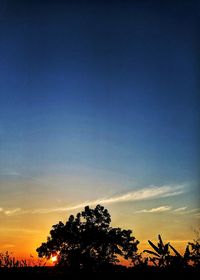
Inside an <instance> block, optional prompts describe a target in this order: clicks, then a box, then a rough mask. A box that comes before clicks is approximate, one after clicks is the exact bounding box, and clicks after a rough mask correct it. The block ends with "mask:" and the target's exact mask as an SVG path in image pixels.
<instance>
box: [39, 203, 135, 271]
mask: <svg viewBox="0 0 200 280" xmlns="http://www.w3.org/2000/svg"><path fill="white" fill-rule="evenodd" d="M110 222H111V217H110V214H109V213H108V211H107V209H105V208H104V207H103V206H101V205H97V206H96V207H95V208H94V209H91V208H90V207H89V206H86V207H85V210H84V211H83V212H81V213H78V214H77V215H76V217H74V216H73V215H71V216H70V217H69V219H68V221H67V222H66V223H65V224H63V223H62V222H59V223H58V224H56V225H53V227H52V228H53V229H52V230H51V231H50V236H49V237H48V238H47V242H46V243H42V245H41V246H40V247H39V248H37V252H38V256H39V257H46V258H47V259H49V258H50V257H51V256H52V255H55V254H57V257H58V261H57V265H60V266H64V267H67V268H68V269H71V270H76V271H77V270H80V269H82V270H90V271H91V270H93V271H98V270H103V269H105V268H110V267H111V266H112V265H114V264H116V263H117V262H119V257H121V258H124V259H130V260H131V259H133V257H134V255H136V254H137V245H138V243H139V241H137V240H135V237H132V236H131V234H132V231H131V230H122V229H121V228H113V227H111V226H110Z"/></svg>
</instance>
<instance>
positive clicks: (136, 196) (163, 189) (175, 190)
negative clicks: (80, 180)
mask: <svg viewBox="0 0 200 280" xmlns="http://www.w3.org/2000/svg"><path fill="white" fill-rule="evenodd" d="M184 192H185V185H164V186H149V187H147V188H144V189H140V190H135V191H132V192H128V193H125V194H121V195H118V196H113V197H109V198H102V199H96V200H92V201H85V202H82V203H79V204H77V205H74V206H69V207H58V208H41V209H34V210H21V209H20V208H16V209H15V210H7V211H4V213H5V214H7V215H20V214H48V213H54V212H67V211H72V210H77V209H80V208H84V207H85V206H86V205H89V206H94V205H97V204H103V205H104V204H113V203H120V202H130V201H142V200H149V199H156V198H161V197H169V196H175V195H179V194H182V193H184Z"/></svg>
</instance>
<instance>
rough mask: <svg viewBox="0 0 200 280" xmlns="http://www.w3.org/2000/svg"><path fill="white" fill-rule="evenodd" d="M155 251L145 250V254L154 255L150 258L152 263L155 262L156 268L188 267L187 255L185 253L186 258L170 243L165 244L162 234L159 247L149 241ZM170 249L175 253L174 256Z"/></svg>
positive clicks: (159, 237)
mask: <svg viewBox="0 0 200 280" xmlns="http://www.w3.org/2000/svg"><path fill="white" fill-rule="evenodd" d="M148 242H149V244H150V245H151V247H152V248H153V249H154V251H151V250H144V252H146V253H148V254H150V255H153V257H150V261H151V262H153V264H154V265H155V266H158V267H169V266H171V267H184V266H186V265H187V261H188V258H187V255H186V253H185V255H184V257H183V256H181V254H180V253H179V252H178V251H177V250H176V249H175V248H174V247H173V246H172V245H171V244H170V243H169V242H168V243H166V244H164V243H163V241H162V238H161V236H160V234H159V235H158V244H157V246H156V245H155V244H154V243H153V242H151V241H150V240H148ZM170 249H171V250H172V251H173V253H174V255H172V254H171V252H170Z"/></svg>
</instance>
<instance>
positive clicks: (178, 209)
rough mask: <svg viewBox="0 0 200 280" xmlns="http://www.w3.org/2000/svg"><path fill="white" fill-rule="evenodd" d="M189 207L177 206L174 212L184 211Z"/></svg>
mask: <svg viewBox="0 0 200 280" xmlns="http://www.w3.org/2000/svg"><path fill="white" fill-rule="evenodd" d="M186 209H187V207H186V206H184V207H180V208H177V209H174V212H176V213H177V212H182V211H185V210H186Z"/></svg>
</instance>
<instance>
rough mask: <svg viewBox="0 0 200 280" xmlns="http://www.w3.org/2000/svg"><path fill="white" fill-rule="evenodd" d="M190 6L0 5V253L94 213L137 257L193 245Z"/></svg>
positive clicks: (194, 74)
mask: <svg viewBox="0 0 200 280" xmlns="http://www.w3.org/2000/svg"><path fill="white" fill-rule="evenodd" d="M197 2H198V1H193V0H192V1H184V0H182V1H178V0H173V1H172V0H168V1H157V0H154V1H153V0H152V1H148V0H140V1H139V0H135V1H134V0H132V1H128V0H124V1H118V0H116V1H87V0H84V1H78V0H77V1H72V0H69V1H67V0H66V1H64V0H56V1H53V0H47V1H45V0H40V1H39V0H38V1H37V0H34V1H33V0H29V1H22V0H19V1H14V0H1V1H0V225H1V226H0V251H5V250H9V251H12V252H15V253H16V254H17V255H20V256H28V255H29V254H30V253H32V254H34V253H35V249H36V248H37V247H38V246H39V245H40V243H41V242H43V241H45V240H46V236H47V235H48V233H49V230H50V228H51V226H52V225H53V224H55V223H57V222H58V221H59V220H62V221H65V220H66V219H67V218H68V216H69V215H70V214H76V213H77V212H78V211H80V210H82V209H83V207H84V206H85V205H88V204H89V205H91V206H95V205H96V204H98V203H101V204H102V205H104V206H105V207H106V208H107V209H108V210H109V212H110V214H111V215H112V225H113V226H119V227H123V228H126V229H129V228H130V229H132V230H133V234H134V236H135V237H136V238H137V239H139V240H140V241H141V243H142V244H143V245H144V243H145V242H146V241H147V239H151V240H155V239H156V238H157V234H158V233H160V234H161V235H162V236H163V238H164V239H165V240H166V241H171V242H172V244H173V245H175V247H176V246H177V248H183V246H185V244H186V243H187V241H189V240H191V239H192V238H193V237H194V234H193V228H195V227H197V226H198V225H199V224H200V223H199V222H200V220H199V218H200V208H199V198H200V197H199V179H200V178H199V164H200V162H199V152H200V151H199V143H200V139H199V106H200V96H199V81H198V74H199V68H198V67H199V65H198V51H199V50H198V48H199V41H198V36H199V34H198V30H197V16H198V14H199V9H198V8H199V5H198V3H197ZM143 245H141V246H143Z"/></svg>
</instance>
